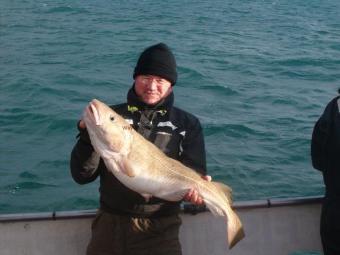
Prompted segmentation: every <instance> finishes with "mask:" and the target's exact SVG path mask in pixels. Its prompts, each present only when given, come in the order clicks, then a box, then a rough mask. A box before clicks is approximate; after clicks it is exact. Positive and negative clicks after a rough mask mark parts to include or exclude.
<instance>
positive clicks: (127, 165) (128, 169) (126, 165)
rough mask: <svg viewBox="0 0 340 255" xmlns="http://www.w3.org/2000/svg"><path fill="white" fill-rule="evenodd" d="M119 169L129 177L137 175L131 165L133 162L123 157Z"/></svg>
mask: <svg viewBox="0 0 340 255" xmlns="http://www.w3.org/2000/svg"><path fill="white" fill-rule="evenodd" d="M121 165H122V167H121V171H122V172H123V173H124V174H126V175H127V176H129V177H135V176H136V175H137V171H136V168H135V167H134V166H133V163H131V161H129V160H128V159H127V158H124V159H123V160H122V161H121Z"/></svg>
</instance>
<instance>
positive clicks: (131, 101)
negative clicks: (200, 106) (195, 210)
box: [70, 88, 206, 217]
mask: <svg viewBox="0 0 340 255" xmlns="http://www.w3.org/2000/svg"><path fill="white" fill-rule="evenodd" d="M173 101H174V96H173V94H172V93H171V94H170V95H169V96H168V97H167V98H166V99H165V100H164V101H162V102H161V103H159V104H158V105H156V106H155V107H152V108H149V107H148V106H147V105H145V104H143V103H142V102H140V101H139V100H138V98H137V96H136V94H135V92H134V90H133V88H132V89H130V91H129V93H128V101H127V103H124V104H120V105H115V106H112V108H113V109H114V110H115V111H116V112H117V113H118V114H120V115H121V116H123V117H124V118H125V119H126V120H127V121H128V122H129V123H130V124H131V126H132V127H133V128H134V129H136V130H137V131H138V132H139V133H140V134H142V135H143V136H144V137H145V138H146V139H148V140H149V141H151V142H153V143H154V144H155V145H156V146H157V147H159V148H160V149H161V150H162V151H163V152H164V153H165V154H166V155H167V156H169V157H171V158H174V159H177V160H179V161H180V162H182V163H183V164H185V165H186V166H188V167H190V168H192V169H194V170H196V171H198V172H199V173H201V174H202V175H205V174H206V159H205V148H204V139H203V134H202V128H201V125H200V122H199V120H198V119H197V118H196V117H195V116H193V115H191V114H189V113H187V112H185V111H183V110H181V109H179V108H177V107H174V106H173ZM79 131H80V135H79V139H78V141H77V143H76V145H75V146H74V148H73V150H72V153H71V162H70V165H71V173H72V177H73V179H74V180H75V181H76V182H77V183H80V184H85V183H89V182H92V181H94V180H95V179H96V178H97V177H98V176H100V189H99V190H100V206H101V208H102V209H103V210H105V211H108V212H112V213H116V214H125V215H131V216H146V217H157V216H163V215H171V214H174V213H177V212H178V210H179V202H168V201H164V200H161V199H158V198H155V197H154V198H152V199H151V200H150V201H149V202H148V203H147V202H146V201H145V199H144V198H143V197H142V196H141V195H140V194H138V193H136V192H134V191H132V190H130V189H129V188H127V187H125V186H124V185H123V184H122V183H120V182H119V181H118V180H117V179H116V178H115V177H114V175H113V174H112V173H110V172H109V171H107V169H106V166H105V164H104V162H103V160H102V159H100V157H99V155H98V154H97V153H96V152H95V151H94V150H93V147H92V145H91V143H90V140H89V137H88V134H87V132H86V130H81V129H79ZM113 139H114V138H113Z"/></svg>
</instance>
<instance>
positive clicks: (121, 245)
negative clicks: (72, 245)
mask: <svg viewBox="0 0 340 255" xmlns="http://www.w3.org/2000/svg"><path fill="white" fill-rule="evenodd" d="M180 225H181V219H180V218H179V216H178V215H173V216H166V217H159V218H137V217H129V216H124V215H116V214H111V213H108V212H105V211H103V210H99V211H98V213H97V215H96V218H95V219H94V221H93V222H92V236H91V240H90V243H89V245H88V247H87V251H86V254H87V255H181V254H182V252H181V245H180V242H179V236H178V234H179V227H180Z"/></svg>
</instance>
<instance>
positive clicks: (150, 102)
mask: <svg viewBox="0 0 340 255" xmlns="http://www.w3.org/2000/svg"><path fill="white" fill-rule="evenodd" d="M159 101H160V99H159V98H144V100H143V102H144V103H146V104H148V105H155V104H157V103H158V102H159Z"/></svg>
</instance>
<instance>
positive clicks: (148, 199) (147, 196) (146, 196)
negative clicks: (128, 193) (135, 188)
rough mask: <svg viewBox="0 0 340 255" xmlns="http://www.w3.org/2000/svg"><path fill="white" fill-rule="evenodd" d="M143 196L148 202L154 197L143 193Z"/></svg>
mask: <svg viewBox="0 0 340 255" xmlns="http://www.w3.org/2000/svg"><path fill="white" fill-rule="evenodd" d="M141 195H142V196H143V197H144V199H145V201H146V202H149V201H150V199H151V198H152V195H151V194H146V193H143V194H141Z"/></svg>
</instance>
